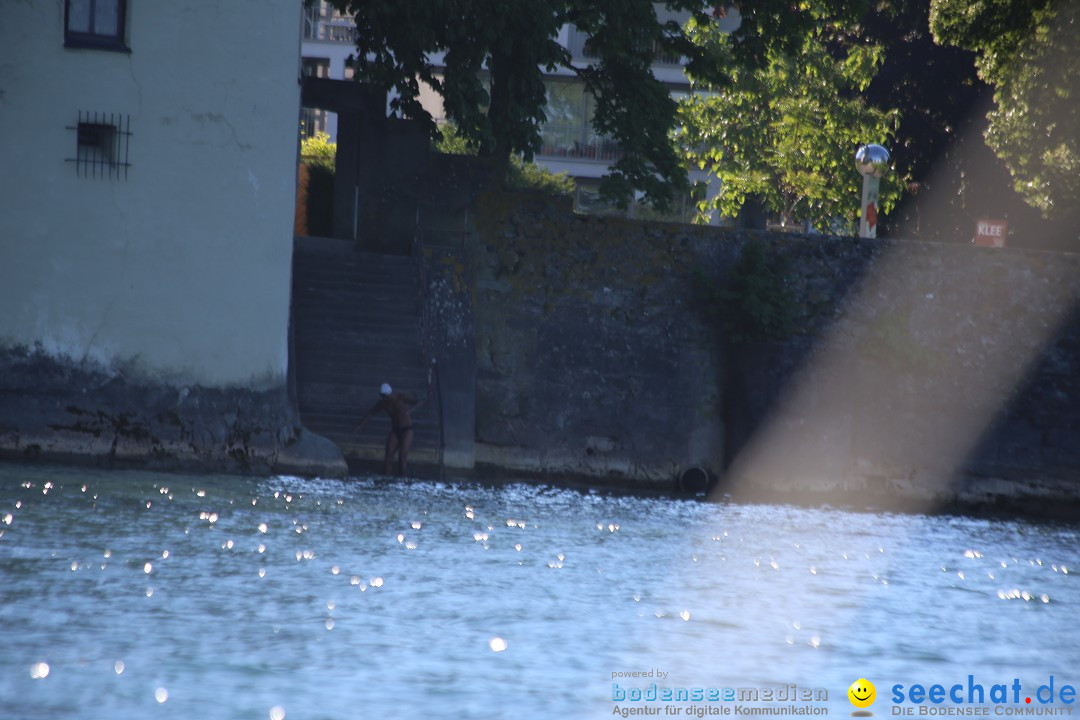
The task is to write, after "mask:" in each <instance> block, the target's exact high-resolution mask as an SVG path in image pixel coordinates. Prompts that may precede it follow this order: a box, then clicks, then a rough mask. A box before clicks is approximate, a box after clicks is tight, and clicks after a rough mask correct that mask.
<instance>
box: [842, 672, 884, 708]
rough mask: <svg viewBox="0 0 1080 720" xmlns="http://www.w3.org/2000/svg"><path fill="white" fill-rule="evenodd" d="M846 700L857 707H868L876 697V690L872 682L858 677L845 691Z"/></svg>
mask: <svg viewBox="0 0 1080 720" xmlns="http://www.w3.org/2000/svg"><path fill="white" fill-rule="evenodd" d="M847 696H848V700H850V701H851V704H852V705H854V706H855V707H857V708H868V707H870V706H871V705H873V704H874V700H876V699H877V690H876V689H875V688H874V684H873V683H872V682H870V681H869V680H867V679H866V678H859V679H858V680H856V681H855V682H853V683H851V687H849V688H848V691H847Z"/></svg>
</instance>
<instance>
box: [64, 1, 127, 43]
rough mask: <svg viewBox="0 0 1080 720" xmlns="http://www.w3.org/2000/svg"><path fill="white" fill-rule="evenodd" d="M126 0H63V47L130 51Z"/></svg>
mask: <svg viewBox="0 0 1080 720" xmlns="http://www.w3.org/2000/svg"><path fill="white" fill-rule="evenodd" d="M126 16H127V0H64V47H76V48H98V49H100V50H119V51H121V52H130V49H129V48H128V46H127V43H126V42H125V40H124V27H125V21H126Z"/></svg>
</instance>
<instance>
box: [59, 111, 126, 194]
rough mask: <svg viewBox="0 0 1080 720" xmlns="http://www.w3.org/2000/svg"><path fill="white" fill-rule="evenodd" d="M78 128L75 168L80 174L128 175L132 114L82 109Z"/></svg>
mask: <svg viewBox="0 0 1080 720" xmlns="http://www.w3.org/2000/svg"><path fill="white" fill-rule="evenodd" d="M68 129H69V130H74V131H75V157H73V158H68V160H67V161H68V162H73V163H75V172H76V173H77V174H78V175H79V176H80V177H95V178H110V179H125V180H126V179H127V172H128V168H129V167H131V164H130V163H129V162H128V146H129V142H128V141H129V139H130V137H131V118H130V117H129V116H127V115H120V114H116V113H99V112H94V113H91V112H83V111H79V122H78V124H77V125H74V126H69V127H68Z"/></svg>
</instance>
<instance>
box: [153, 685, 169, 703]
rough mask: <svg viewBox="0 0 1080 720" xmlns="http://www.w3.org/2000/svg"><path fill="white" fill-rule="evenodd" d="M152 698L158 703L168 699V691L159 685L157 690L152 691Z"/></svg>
mask: <svg viewBox="0 0 1080 720" xmlns="http://www.w3.org/2000/svg"><path fill="white" fill-rule="evenodd" d="M154 699H155V700H157V701H158V703H163V702H165V701H166V700H168V699H169V691H168V690H166V689H165V688H163V687H159V688H158V689H157V690H155V691H154Z"/></svg>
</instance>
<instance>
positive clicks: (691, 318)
mask: <svg viewBox="0 0 1080 720" xmlns="http://www.w3.org/2000/svg"><path fill="white" fill-rule="evenodd" d="M476 207H477V214H476V219H475V231H474V232H473V233H472V235H471V236H470V238H469V242H470V245H471V249H472V253H471V256H472V262H473V265H474V269H475V275H476V297H475V327H476V347H477V364H478V367H477V394H476V417H477V427H476V440H477V445H476V457H477V463H478V465H479V466H484V465H487V466H491V467H494V468H499V469H502V470H504V471H505V470H523V471H536V472H543V473H546V474H549V475H554V476H559V475H584V476H588V477H590V478H593V479H598V478H603V477H606V476H609V475H610V476H616V477H620V478H629V479H630V480H632V481H634V482H637V483H640V484H643V485H665V484H669V483H670V482H671V481H672V480H673V478H675V477H676V476H677V474H678V473H679V471H680V470H681V469H682V468H685V467H688V466H692V465H699V466H703V467H706V468H707V469H708V470H709V471H710V472H713V473H715V474H716V475H717V476H720V477H721V478H722V480H721V490H722V491H726V492H729V493H731V494H732V495H734V496H735V497H742V498H763V499H765V498H769V499H783V498H802V497H804V496H805V497H811V498H814V499H816V500H817V501H820V500H823V499H825V500H832V499H836V500H837V501H841V502H845V503H846V504H852V503H854V504H864V505H876V506H889V507H905V508H914V509H921V508H926V507H930V506H931V505H933V506H937V507H940V506H942V505H944V504H950V503H975V504H986V503H1006V504H1008V503H1012V502H1014V501H1016V500H1017V498H1022V499H1023V500H1024V502H1026V503H1028V504H1029V505H1030V504H1031V503H1035V504H1038V503H1040V502H1042V503H1047V504H1058V505H1060V503H1061V502H1064V501H1065V500H1067V499H1069V498H1073V496H1075V495H1077V493H1076V488H1077V487H1078V486H1080V482H1078V481H1080V367H1078V363H1080V356H1078V354H1077V349H1078V345H1080V323H1078V322H1077V315H1076V313H1075V306H1076V301H1077V289H1078V288H1080V282H1078V281H1080V256H1077V255H1074V254H1061V253H1043V252H1036V251H1022V250H1013V249H989V248H977V247H973V246H967V245H957V244H937V243H919V242H905V241H884V240H858V239H853V238H827V237H820V236H810V237H805V236H796V235H785V234H771V235H770V234H752V233H742V234H739V233H734V232H731V231H724V230H720V229H717V228H704V227H695V226H686V225H667V224H659V223H641V222H633V221H627V220H623V219H615V218H601V217H590V216H580V215H574V214H573V213H572V212H570V211H569V208H568V207H567V205H566V204H565V203H563V202H561V201H558V200H556V199H552V198H542V197H536V196H527V195H505V194H489V195H481V196H480V197H479V198H478V200H477V204H476ZM750 244H757V245H759V246H760V247H761V248H762V249H763V250H764V253H765V256H766V258H767V264H768V267H769V268H770V271H773V272H775V273H777V274H778V275H779V276H780V277H781V278H782V286H783V294H784V296H785V299H784V302H783V303H782V306H783V307H782V310H783V312H784V313H785V314H786V318H785V319H786V321H787V322H786V323H785V330H784V332H782V333H780V334H779V336H777V337H772V338H768V339H765V340H757V341H752V342H746V343H741V344H735V343H732V342H731V338H730V337H727V336H726V335H727V333H726V332H725V330H724V322H725V317H730V316H731V314H732V313H734V312H737V311H738V310H739V308H737V307H736V306H737V305H739V304H740V303H742V304H744V305H747V304H748V305H750V306H751V307H750V309H751V310H753V309H754V308H753V307H752V306H753V304H754V303H755V302H757V301H755V300H753V299H752V298H747V297H742V298H738V297H737V298H735V299H734V300H730V299H729V302H728V303H727V304H726V305H725V304H723V303H721V304H720V305H716V304H715V302H714V303H713V309H714V311H717V310H718V312H714V313H712V314H710V313H709V312H708V308H707V307H705V305H706V304H707V303H705V301H703V297H702V292H701V291H702V288H708V287H710V286H712V287H718V288H723V287H729V286H730V285H729V283H730V282H731V275H730V273H731V272H732V268H733V267H734V266H735V264H736V262H737V261H738V259H739V257H740V256H741V254H742V253H743V252H744V251H745V248H746V247H747V246H748V245H750ZM701 279H704V280H705V283H704V284H702V282H701ZM744 309H745V308H744Z"/></svg>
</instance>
